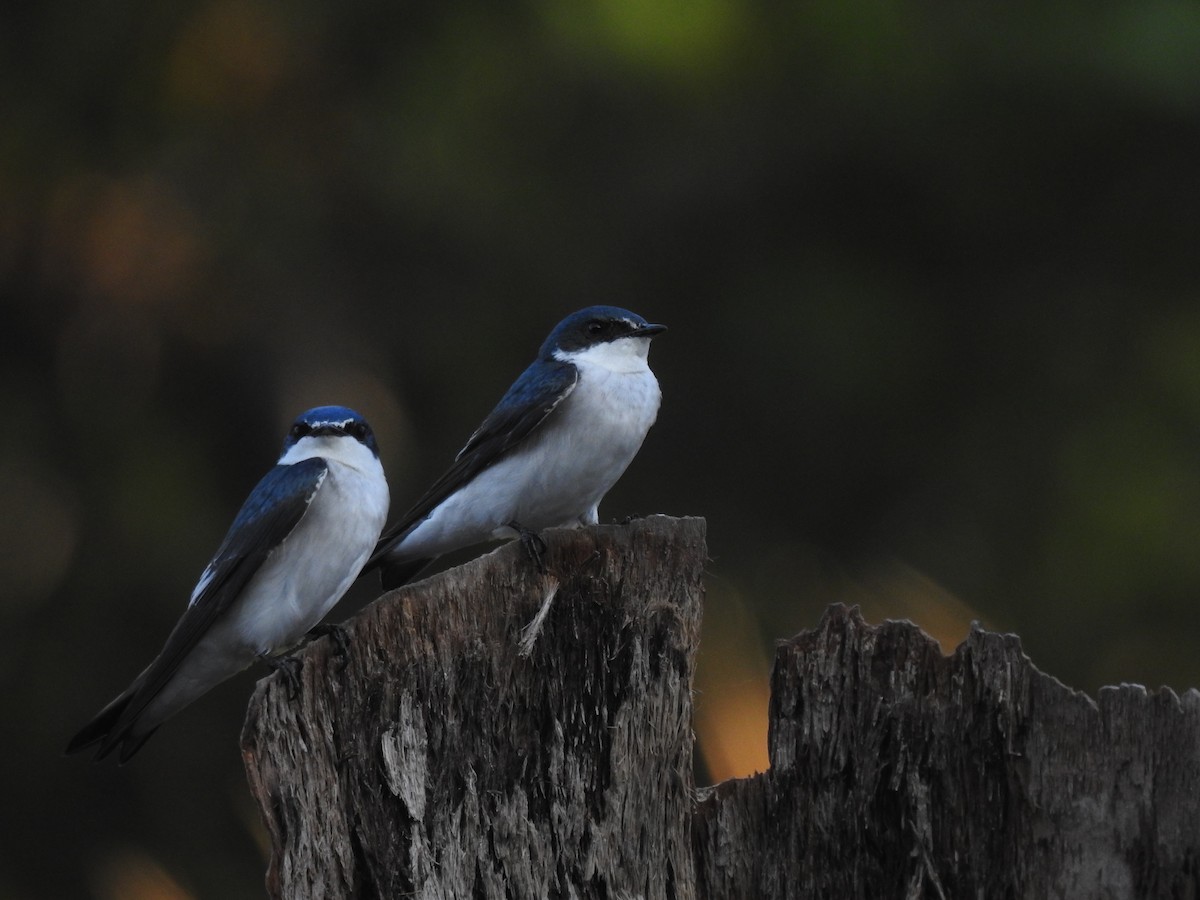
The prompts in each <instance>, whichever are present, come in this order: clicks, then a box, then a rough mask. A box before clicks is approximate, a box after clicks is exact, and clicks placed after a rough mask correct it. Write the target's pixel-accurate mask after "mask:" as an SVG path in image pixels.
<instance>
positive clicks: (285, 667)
mask: <svg viewBox="0 0 1200 900" xmlns="http://www.w3.org/2000/svg"><path fill="white" fill-rule="evenodd" d="M259 659H261V660H262V661H263V662H265V663H266V664H267V667H268V668H269V669H270V670H271V671H272V672H279V673H281V677H282V678H283V680H284V681H285V682H286V683H287V688H288V700H295V699H296V694H297V693H299V691H300V670H301V669H303V668H304V663H302V662H301V661H300V660H299V659H297V658H296V657H295V656H268V655H267V654H265V653H261V654H259Z"/></svg>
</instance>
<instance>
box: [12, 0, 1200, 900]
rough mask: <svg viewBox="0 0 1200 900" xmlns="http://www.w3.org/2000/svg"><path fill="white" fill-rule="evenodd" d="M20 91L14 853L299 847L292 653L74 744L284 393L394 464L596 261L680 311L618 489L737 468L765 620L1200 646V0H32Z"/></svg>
mask: <svg viewBox="0 0 1200 900" xmlns="http://www.w3.org/2000/svg"><path fill="white" fill-rule="evenodd" d="M0 108H3V110H4V111H5V112H4V126H3V128H2V129H0V297H2V302H3V328H2V329H0V339H3V341H4V347H5V352H4V353H3V355H2V356H0V372H2V373H3V378H2V381H0V408H2V409H3V410H4V421H5V423H6V426H7V427H5V428H4V429H3V434H2V435H0V487H2V488H3V491H4V496H5V497H7V498H8V501H9V502H8V503H7V504H6V507H7V515H6V516H4V521H3V522H0V531H2V534H0V547H2V548H3V550H2V551H0V552H2V553H3V556H0V574H2V575H3V583H4V585H5V587H4V589H3V594H2V598H3V599H2V600H0V622H2V623H3V625H4V629H5V633H6V634H7V635H8V637H9V641H8V648H7V652H6V653H4V654H3V655H2V656H0V677H2V678H3V684H4V688H5V690H4V693H3V697H4V700H3V703H4V712H5V714H4V716H3V719H2V721H3V726H2V727H3V738H4V744H5V747H6V765H5V771H6V773H7V776H6V784H5V786H4V796H5V798H6V799H5V815H4V817H3V822H4V825H3V827H4V830H5V834H4V840H3V841H2V842H0V846H2V847H3V850H0V896H11V897H70V896H83V895H95V896H102V897H107V896H114V895H116V894H119V893H120V892H121V891H122V890H125V891H126V892H127V893H128V891H129V890H131V889H130V888H128V887H126V888H124V889H122V888H120V887H119V886H118V887H114V886H113V885H114V884H118V885H119V884H121V882H119V881H114V880H113V877H110V876H111V870H112V860H114V859H117V860H120V859H129V858H140V857H138V854H143V855H144V856H145V857H148V858H150V859H152V860H154V861H156V863H157V864H158V865H160V866H162V867H163V868H164V869H165V870H166V871H167V872H169V873H170V875H171V877H172V878H174V879H175V880H176V881H178V882H179V884H181V885H182V886H183V887H184V888H185V889H186V890H188V891H189V892H191V893H192V894H193V895H194V896H200V897H222V898H240V897H247V898H248V897H256V896H261V877H262V871H263V863H262V858H261V855H260V850H259V848H258V847H257V846H256V845H255V839H256V831H255V829H256V827H257V826H256V816H255V812H254V810H253V809H252V808H251V806H250V802H249V800H248V797H247V794H246V791H245V789H244V787H243V784H242V773H241V768H240V761H239V759H238V753H237V744H236V741H237V737H238V729H239V724H240V721H241V716H242V711H243V709H244V706H245V702H246V699H247V697H248V695H249V691H250V688H251V685H252V683H253V678H254V677H255V675H247V676H245V677H243V678H241V679H238V680H235V681H234V682H232V683H230V684H229V685H226V686H224V687H222V688H221V689H219V690H217V691H215V692H213V694H211V695H210V696H209V697H206V698H205V699H204V700H203V701H201V702H200V703H198V704H197V705H196V706H195V707H193V708H192V709H189V710H188V711H187V712H186V713H184V714H183V715H181V716H180V717H179V718H178V719H177V720H175V721H173V722H171V723H169V725H168V727H166V728H164V729H163V731H162V733H161V734H160V735H158V736H156V737H155V739H154V740H153V741H152V742H151V743H150V744H149V745H147V747H146V749H145V750H144V751H143V753H142V754H141V755H139V757H137V759H136V760H135V761H134V763H133V764H131V765H130V766H128V767H125V768H122V769H117V768H113V767H107V766H106V767H93V766H90V765H87V764H86V763H85V762H84V761H82V760H78V759H70V760H64V759H62V758H60V757H59V755H58V754H59V751H60V749H61V747H62V745H63V744H64V743H65V741H66V739H67V737H68V736H69V735H70V734H71V732H72V731H73V730H74V729H75V728H76V727H78V725H80V724H81V723H82V722H83V721H85V720H86V719H87V717H89V716H90V715H91V714H92V713H94V712H95V711H96V709H98V708H99V707H100V706H101V705H102V704H103V703H104V702H106V701H107V700H108V699H109V698H110V697H111V696H113V695H115V694H116V693H117V692H118V691H120V690H121V689H122V688H123V687H124V686H125V685H126V684H127V683H128V681H129V680H130V679H131V678H132V677H133V676H134V675H135V674H136V673H137V671H139V668H140V666H142V665H144V664H145V663H146V662H148V661H149V659H150V658H151V657H152V656H153V654H154V653H156V652H157V650H158V648H159V646H160V644H161V641H162V640H163V638H164V637H165V635H166V633H167V631H168V630H169V628H170V626H171V625H172V624H173V623H174V621H175V619H176V617H177V616H178V614H179V612H180V611H181V610H182V608H183V604H184V602H185V600H186V597H187V595H188V592H189V591H190V589H191V586H192V584H193V583H194V580H195V578H196V577H197V575H198V574H199V571H200V569H201V568H202V566H203V564H204V563H205V561H206V560H207V559H208V556H209V555H210V553H211V552H212V550H213V549H214V548H215V546H216V544H217V542H218V541H219V539H220V537H221V535H222V533H223V531H224V528H225V527H226V526H227V524H228V522H229V521H230V519H231V517H232V516H233V514H234V512H235V511H236V509H237V506H238V504H239V503H240V502H241V500H242V498H243V497H244V495H245V493H246V491H247V490H248V489H249V488H250V486H251V485H252V484H253V483H254V482H255V480H256V479H257V478H258V477H259V476H260V475H261V474H262V472H263V471H265V469H266V468H267V467H268V466H269V465H270V464H271V463H272V462H273V460H274V455H275V451H276V449H277V446H278V442H279V441H280V440H281V438H282V434H283V428H284V425H285V423H286V422H287V421H288V420H289V419H290V418H291V417H292V416H293V415H295V413H297V412H299V411H300V410H301V409H303V408H306V407H308V406H312V405H316V404H318V403H328V402H339V403H346V404H349V405H352V406H355V407H356V408H358V409H359V410H360V411H362V412H363V413H364V414H365V415H366V416H367V417H368V418H369V419H370V420H371V421H372V423H373V424H374V425H375V426H376V429H377V431H378V433H379V435H380V440H381V444H382V446H383V450H384V456H385V465H386V466H387V470H388V473H389V478H390V481H391V485H392V492H393V504H394V509H396V510H397V511H399V509H400V508H403V507H405V506H406V505H407V503H409V502H410V501H411V500H412V499H413V498H415V497H416V496H417V495H418V494H419V492H420V491H421V490H422V488H423V487H424V486H425V485H426V484H427V483H428V482H429V480H430V479H431V478H433V477H435V476H436V474H438V473H439V472H440V470H441V468H442V467H443V466H444V465H445V464H446V463H447V462H448V461H449V459H450V457H451V455H452V454H453V452H454V451H455V450H456V449H457V447H458V446H459V445H460V444H461V443H462V441H463V440H465V438H466V436H467V435H468V434H469V433H470V431H471V429H472V428H474V426H475V425H476V424H477V423H478V421H479V419H480V418H481V417H482V416H483V414H484V413H485V412H486V411H487V410H488V409H489V408H490V406H491V404H492V403H494V402H495V400H496V399H497V398H498V397H499V394H500V392H501V391H502V390H503V389H504V388H505V387H506V386H507V385H508V383H509V382H510V380H511V379H512V378H513V377H514V376H515V375H516V374H517V373H518V372H519V371H520V369H521V368H522V367H523V366H524V365H525V364H526V363H527V362H528V361H529V359H530V358H531V357H532V354H533V352H534V349H535V348H536V347H537V346H538V344H539V343H540V341H541V340H542V338H543V336H544V334H545V333H546V331H548V329H549V328H550V326H551V325H552V324H553V323H554V322H555V321H557V320H558V319H559V318H560V317H561V316H562V315H563V314H565V313H566V312H569V311H570V310H572V309H575V308H577V307H580V306H583V305H585V304H588V303H592V302H612V303H618V304H620V305H624V306H628V307H630V308H632V309H634V310H636V311H638V312H640V313H642V314H643V315H645V316H646V317H648V318H650V319H653V320H655V321H663V322H666V323H667V324H669V325H670V326H671V331H670V333H669V334H667V335H666V336H664V337H663V338H661V339H660V340H658V341H656V343H655V347H654V351H653V353H652V358H651V361H652V363H653V365H654V367H655V370H656V371H657V373H658V374H659V379H660V381H661V382H662V385H663V392H664V405H663V410H662V413H661V416H660V419H659V423H658V425H657V426H656V427H655V429H654V430H653V431H652V432H651V435H650V438H649V439H648V441H647V443H646V446H645V448H644V449H643V452H642V454H641V455H640V457H639V458H638V460H637V461H636V462H635V464H634V465H633V466H632V467H631V469H630V471H629V472H628V473H627V475H626V477H625V479H624V480H623V481H622V482H621V483H620V484H619V485H618V487H617V488H616V489H615V490H614V491H613V492H612V494H610V496H609V499H608V500H607V502H606V504H605V506H604V508H603V509H602V513H603V514H606V515H607V516H610V517H618V516H622V515H625V514H627V513H633V512H640V513H650V512H658V511H662V512H668V513H673V514H699V515H704V516H706V517H707V518H708V521H709V528H710V547H711V553H712V556H713V562H712V565H711V571H712V579H713V580H714V581H715V582H719V583H720V585H721V590H714V591H713V596H714V598H716V600H717V601H718V602H719V598H720V597H721V596H732V595H734V594H735V593H736V595H737V596H739V597H740V598H741V601H742V602H745V603H746V604H747V605H748V607H749V608H751V609H752V610H753V611H754V613H755V615H756V616H757V619H758V623H759V629H760V632H761V636H762V639H763V643H764V646H769V642H770V640H771V639H773V638H776V637H783V636H786V635H788V634H791V633H793V632H795V631H797V630H799V629H801V628H804V627H806V626H809V625H811V624H812V623H813V622H814V621H815V619H816V617H817V615H818V614H819V611H820V610H821V609H822V608H823V607H824V606H825V605H826V604H827V603H828V602H830V601H832V600H837V599H847V598H849V599H861V598H863V597H871V598H874V599H872V600H870V601H869V602H870V603H871V609H872V610H875V611H876V612H878V613H879V614H882V615H905V616H910V615H911V616H913V617H914V618H916V619H917V621H918V622H921V621H922V618H923V615H922V612H921V610H922V606H921V601H920V600H919V599H918V600H913V589H912V585H914V584H917V585H919V584H925V583H928V584H931V585H936V586H937V590H931V591H930V592H929V596H930V598H931V599H930V600H929V601H928V602H929V603H930V604H936V603H937V602H939V601H938V600H937V597H939V596H942V595H943V593H944V594H945V595H946V596H953V597H954V598H956V600H955V601H954V602H955V603H956V604H961V605H962V608H965V609H967V610H969V611H971V614H974V615H977V616H978V617H980V618H981V619H983V620H984V621H985V622H986V623H987V624H989V625H990V626H992V627H998V628H1004V629H1010V630H1013V631H1015V632H1017V633H1019V634H1020V635H1021V637H1022V638H1023V640H1024V642H1025V646H1026V649H1027V650H1028V651H1029V652H1030V654H1031V656H1032V657H1033V659H1034V661H1035V662H1036V663H1038V664H1039V665H1040V666H1041V667H1042V668H1044V669H1046V670H1048V671H1050V672H1052V673H1053V674H1055V675H1057V676H1058V677H1060V678H1062V679H1063V680H1064V681H1066V682H1068V683H1070V684H1073V685H1077V686H1079V687H1082V688H1086V689H1089V690H1093V689H1095V688H1096V687H1097V686H1099V685H1100V684H1102V683H1108V682H1116V681H1122V680H1126V681H1142V682H1147V683H1149V684H1151V685H1157V684H1159V683H1169V684H1171V685H1173V686H1175V687H1176V688H1179V689H1183V688H1187V687H1188V686H1190V685H1195V684H1197V683H1200V658H1198V656H1197V654H1196V652H1195V647H1196V646H1197V643H1198V642H1200V608H1198V606H1197V599H1198V598H1200V553H1198V552H1197V548H1198V547H1200V305H1198V303H1197V301H1198V300H1200V251H1198V240H1197V238H1198V235H1200V165H1198V164H1197V161H1198V160H1200V6H1197V5H1196V4H1194V3H1191V2H1182V0H1178V2H1175V0H1172V2H1158V0H1151V2H1139V3H1128V2H1126V3H1119V2H1103V3H1081V2H1076V3H1054V4H1048V5H1047V4H1035V3H1016V4H1005V5H997V4H981V3H976V2H966V3H961V4H948V5H942V6H932V5H928V4H917V3H913V2H911V0H849V2H847V0H815V2H805V3H795V4H771V3H762V4H758V3H747V2H744V0H700V2H695V3H682V2H678V0H646V2H635V0H594V2H589V3H585V4H581V5H574V6H564V5H562V4H552V3H548V2H540V3H539V2H527V3H519V4H508V5H506V6H503V7H496V6H492V5H487V4H481V3H474V4H473V3H467V2H459V3H449V4H446V3H439V4H433V3H409V4H387V3H381V2H373V0H351V2H347V3H341V4H316V3H311V2H305V0H301V2H299V3H293V4H281V3H275V2H270V0H254V2H248V3H246V2H240V3H235V2H232V0H209V2H203V0H184V2H180V3H173V4H166V5H163V4H150V3H144V2H140V3H139V2H135V3H123V4H118V3H106V2H101V3H99V4H89V5H85V4H79V3H59V4H34V3H29V2H17V3H15V4H8V5H7V6H6V8H5V11H4V12H3V13H0ZM898 567H899V568H898ZM900 570H903V571H906V572H917V573H920V577H919V578H913V579H908V580H906V581H904V584H903V585H901V586H899V587H897V584H898V583H893V584H892V587H889V586H888V585H889V583H890V582H889V580H888V579H889V577H890V576H888V575H887V573H889V572H895V571H900ZM906 577H907V576H906ZM926 579H927V580H928V581H927V582H926V581H925V580H926ZM918 593H919V592H918ZM371 595H372V590H371V588H370V586H368V585H359V586H358V589H357V590H356V591H355V595H354V597H352V598H351V599H350V600H349V601H348V602H347V604H346V605H345V606H344V607H343V608H342V609H341V610H339V613H338V615H339V616H340V615H343V614H349V613H350V612H352V611H353V609H354V608H355V606H356V605H357V604H361V603H362V602H363V601H364V600H367V599H369V598H370V597H371ZM892 597H895V598H901V597H903V600H902V601H901V599H896V601H895V602H894V603H893V602H892V600H891V599H890V598H892ZM958 608H959V607H958V606H955V607H954V609H958ZM939 609H941V610H942V612H941V613H937V612H936V610H935V609H934V606H933V605H931V606H930V607H929V617H930V621H933V619H934V618H936V617H937V615H941V614H943V613H945V609H946V607H944V606H943V607H939ZM955 621H958V622H959V624H960V625H961V627H962V628H963V629H965V621H962V616H961V615H959V616H958V618H957V619H955ZM960 636H961V635H960ZM947 649H949V648H947ZM256 674H257V673H256ZM701 702H703V698H701ZM131 855H132V856H131ZM106 872H109V873H110V875H106V874H105V873H106ZM147 896H148V894H147ZM157 896H161V894H158V895H157Z"/></svg>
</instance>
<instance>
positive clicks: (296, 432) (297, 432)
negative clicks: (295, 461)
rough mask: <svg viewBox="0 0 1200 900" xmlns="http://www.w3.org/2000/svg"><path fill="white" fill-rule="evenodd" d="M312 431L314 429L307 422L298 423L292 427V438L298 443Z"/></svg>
mask: <svg viewBox="0 0 1200 900" xmlns="http://www.w3.org/2000/svg"><path fill="white" fill-rule="evenodd" d="M310 431H312V428H311V427H310V426H309V424H308V423H307V422H297V423H296V424H295V425H293V426H292V438H293V439H295V440H297V441H298V440H300V438H302V437H304V436H305V435H306V434H308V433H309V432H310Z"/></svg>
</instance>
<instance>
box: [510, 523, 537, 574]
mask: <svg viewBox="0 0 1200 900" xmlns="http://www.w3.org/2000/svg"><path fill="white" fill-rule="evenodd" d="M508 527H509V528H511V529H512V530H513V531H515V532H516V533H517V540H519V541H520V542H521V548H522V549H523V550H524V551H525V555H526V556H528V557H529V561H530V562H532V563H533V564H534V566H535V567H536V568H537V570H538V574H540V575H545V574H546V564H545V562H543V561H542V554H543V553H545V552H546V542H545V541H543V540H542V536H541V535H540V534H538V533H537V532H536V531H530V530H529V529H528V528H526V527H525V526H524V525H522V524H521V523H520V522H517V521H512V522H509V523H508Z"/></svg>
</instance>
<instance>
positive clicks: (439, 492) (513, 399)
mask: <svg viewBox="0 0 1200 900" xmlns="http://www.w3.org/2000/svg"><path fill="white" fill-rule="evenodd" d="M578 380H579V370H578V369H576V368H575V366H573V365H572V364H571V363H568V362H561V361H559V360H554V361H551V362H547V361H545V360H539V361H538V362H535V363H534V364H533V365H532V366H530V367H529V368H528V369H526V370H525V372H524V373H522V375H521V377H520V378H518V379H517V380H516V381H514V382H513V385H512V387H510V388H509V389H508V391H507V393H505V395H504V396H503V397H501V398H500V402H499V403H497V404H496V408H495V409H493V410H492V411H491V412H490V413H488V415H487V418H485V419H484V420H483V424H481V425H480V426H479V427H478V428H477V429H475V433H474V434H472V435H471V437H470V438H469V439H468V440H467V443H466V444H465V445H464V446H463V448H462V449H461V450H459V451H458V455H457V456H456V457H454V464H453V465H452V466H450V468H449V469H447V470H446V472H445V474H443V475H442V477H441V478H439V479H438V480H437V481H435V482H434V483H433V486H432V487H430V488H429V490H427V491H426V492H425V493H424V494H423V495H422V496H421V499H420V500H418V501H417V502H416V503H415V504H413V506H412V508H410V509H409V510H408V512H406V513H405V514H404V515H403V516H402V517H401V518H400V519H399V520H398V521H397V522H396V523H395V524H394V525H392V527H390V528H388V529H387V530H385V531H384V533H383V535H382V536H381V537H380V539H379V543H378V544H376V545H375V552H374V553H373V554H372V555H371V558H370V560H368V561H367V564H366V566H364V567H363V571H364V572H366V571H368V570H369V569H372V568H374V567H376V566H378V565H380V564H381V563H382V562H383V558H384V555H385V554H386V552H387V549H388V547H390V546H391V545H392V544H393V543H394V542H395V541H396V540H397V539H401V538H403V537H404V535H406V534H407V533H408V532H409V531H411V530H412V529H413V528H414V527H415V526H416V525H418V524H419V523H421V522H423V521H424V520H425V519H426V518H428V517H429V514H430V513H432V512H433V511H434V510H435V509H436V508H437V506H438V504H440V503H441V502H442V501H443V500H445V499H446V498H447V497H449V496H450V495H451V494H453V493H454V492H455V491H457V490H458V489H459V488H461V487H462V486H463V485H465V484H467V483H468V482H469V481H470V480H471V479H472V478H474V477H475V476H476V475H478V474H479V473H480V472H482V471H483V470H484V469H486V468H488V467H489V466H493V465H495V464H496V463H497V462H499V461H500V460H501V459H503V458H504V456H505V454H507V453H508V452H509V451H511V450H512V449H513V448H514V447H516V446H517V445H518V444H520V443H521V442H522V441H523V440H525V438H527V437H528V436H529V435H530V434H531V433H532V432H533V431H534V430H535V429H536V428H537V427H538V426H539V425H541V424H542V423H543V422H545V421H546V419H547V418H548V417H549V416H550V414H551V413H552V412H554V410H555V408H556V407H557V406H558V405H559V404H560V403H562V402H563V400H565V399H566V398H567V396H568V395H569V394H570V393H571V391H573V390H574V389H575V384H576V383H577V382H578ZM422 565H423V562H422ZM414 574H415V573H414Z"/></svg>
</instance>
